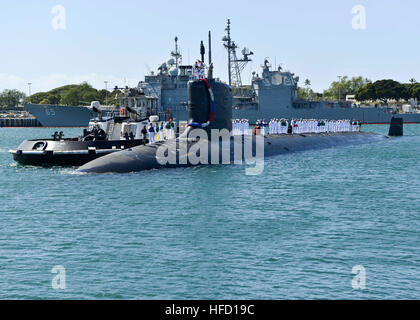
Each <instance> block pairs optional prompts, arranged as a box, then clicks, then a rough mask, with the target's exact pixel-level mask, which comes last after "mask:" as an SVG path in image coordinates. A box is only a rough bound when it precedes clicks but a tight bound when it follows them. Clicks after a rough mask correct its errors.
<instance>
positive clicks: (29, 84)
mask: <svg viewBox="0 0 420 320" xmlns="http://www.w3.org/2000/svg"><path fill="white" fill-rule="evenodd" d="M31 85H32V83H31V82H28V88H29V96H28V98H30V97H31ZM29 102H31V101H29Z"/></svg>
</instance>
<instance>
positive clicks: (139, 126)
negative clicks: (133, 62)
mask: <svg viewBox="0 0 420 320" xmlns="http://www.w3.org/2000/svg"><path fill="white" fill-rule="evenodd" d="M120 105H121V107H120V109H119V111H118V109H116V110H117V111H116V113H114V114H113V115H112V116H111V117H103V116H102V111H101V107H100V104H99V102H97V101H93V102H92V103H91V108H92V109H93V110H94V111H95V112H96V113H97V114H98V117H97V118H95V119H91V121H90V122H89V127H88V129H84V130H83V134H82V135H81V136H79V137H75V138H64V134H63V132H55V133H54V135H53V136H52V137H51V138H47V139H36V140H25V141H24V142H22V144H21V145H20V146H19V147H18V148H17V149H16V150H10V151H9V152H10V153H11V154H12V155H13V159H14V160H15V161H16V162H18V163H19V164H22V165H32V166H82V165H84V164H85V163H88V162H90V161H92V160H94V159H97V158H99V157H102V156H104V155H107V154H111V153H114V152H118V151H121V150H125V149H130V148H133V147H136V146H139V145H142V144H147V143H149V137H148V135H149V133H148V134H146V135H145V132H146V131H147V132H148V131H149V128H150V127H151V126H153V127H155V128H156V127H160V128H161V127H162V126H166V125H167V124H168V123H169V124H171V125H172V128H173V127H174V125H173V122H172V120H171V119H170V115H169V114H166V113H164V112H161V111H160V110H159V103H158V97H157V96H155V95H153V94H151V92H150V91H148V90H147V88H141V87H139V88H134V89H128V88H126V92H125V95H124V97H122V98H120ZM164 122H166V124H164ZM171 137H173V138H174V137H175V134H171ZM166 138H168V137H166Z"/></svg>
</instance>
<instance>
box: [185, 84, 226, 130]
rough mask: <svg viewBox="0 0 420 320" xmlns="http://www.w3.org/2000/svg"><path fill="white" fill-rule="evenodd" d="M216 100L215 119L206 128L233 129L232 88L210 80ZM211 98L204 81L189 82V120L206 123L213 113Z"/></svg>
mask: <svg viewBox="0 0 420 320" xmlns="http://www.w3.org/2000/svg"><path fill="white" fill-rule="evenodd" d="M208 83H209V84H210V87H211V90H212V91H213V95H214V101H215V112H214V119H213V121H212V122H211V124H210V126H208V127H206V128H205V130H206V131H207V132H209V130H211V129H219V130H221V129H228V130H229V131H232V89H231V88H230V87H229V86H228V85H227V84H225V83H222V82H219V81H215V80H214V79H210V80H208ZM211 111H212V110H211V100H210V95H209V92H208V90H207V88H206V86H205V84H204V82H203V81H199V80H196V81H191V82H190V83H189V84H188V119H189V122H197V123H205V122H207V120H209V118H210V115H211Z"/></svg>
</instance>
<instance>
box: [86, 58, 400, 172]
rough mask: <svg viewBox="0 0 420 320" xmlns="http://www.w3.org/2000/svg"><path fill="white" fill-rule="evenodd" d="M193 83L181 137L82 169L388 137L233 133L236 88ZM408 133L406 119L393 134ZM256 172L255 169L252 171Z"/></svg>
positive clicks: (243, 157) (228, 159) (232, 159)
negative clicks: (233, 107)
mask: <svg viewBox="0 0 420 320" xmlns="http://www.w3.org/2000/svg"><path fill="white" fill-rule="evenodd" d="M212 73H213V72H212V65H211V64H210V69H209V75H208V78H207V79H199V80H191V81H190V82H189V83H188V113H189V122H188V125H187V129H186V130H185V132H184V133H183V134H182V135H181V136H179V137H178V138H177V139H173V140H168V141H165V142H158V143H156V144H151V145H144V146H138V147H134V148H129V149H126V150H124V151H120V152H117V153H114V154H110V155H106V156H104V157H101V158H99V159H96V160H94V161H91V162H89V163H87V164H85V165H83V166H82V167H80V168H79V169H78V172H81V173H129V172H138V171H144V170H151V169H160V168H177V167H190V166H196V165H206V164H243V163H246V164H248V165H252V164H255V168H256V167H257V166H258V163H259V161H263V159H264V157H268V156H275V155H279V154H286V153H291V152H299V151H306V150H314V149H325V148H332V147H342V146H350V145H359V144H367V143H374V142H378V141H383V140H384V139H387V138H388V137H386V136H382V135H378V134H375V133H369V132H339V133H314V134H285V135H264V136H263V135H258V134H257V135H255V134H254V135H243V136H232V135H231V131H232V89H231V87H230V86H229V85H227V84H225V83H223V82H221V81H219V80H216V79H214V78H213V77H212ZM391 132H392V135H396V136H397V135H402V124H401V119H393V120H392V122H391V129H390V133H391ZM251 174H252V173H251Z"/></svg>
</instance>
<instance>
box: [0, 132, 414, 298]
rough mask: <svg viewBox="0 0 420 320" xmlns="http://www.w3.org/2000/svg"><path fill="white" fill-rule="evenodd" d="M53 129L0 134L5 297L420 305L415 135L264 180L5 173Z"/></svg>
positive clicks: (214, 173) (200, 171) (233, 169)
mask: <svg viewBox="0 0 420 320" xmlns="http://www.w3.org/2000/svg"><path fill="white" fill-rule="evenodd" d="M61 130H63V129H59V130H58V131H61ZM363 130H365V131H374V132H377V133H381V134H386V133H387V130H388V127H387V126H381V125H379V126H365V127H364V128H363ZM54 131H57V129H47V128H0V179H1V185H0V202H1V207H0V208H1V209H0V230H1V233H0V298H1V299H420V278H419V270H420V250H419V247H420V234H419V230H420V199H419V190H420V179H419V175H420V161H419V156H420V125H406V126H405V136H404V137H402V138H392V139H387V140H385V141H383V142H379V143H376V144H369V145H361V146H352V147H346V148H337V149H328V150H320V151H310V152H302V153H295V154H289V155H282V156H277V157H273V158H267V159H266V160H265V167H264V171H263V173H262V174H261V175H259V176H247V175H245V167H244V166H222V165H221V166H206V167H195V168H186V169H185V168H184V169H173V170H169V169H165V170H154V171H148V172H140V173H132V174H106V175H82V174H77V173H76V172H75V170H74V169H73V168H35V167H22V166H20V165H17V164H15V163H14V162H13V159H12V156H11V155H10V154H9V153H8V150H9V149H11V148H16V147H17V146H18V145H19V144H20V143H21V142H22V141H23V140H25V139H29V138H43V137H48V136H51V135H52V134H53V133H54ZM63 131H64V133H65V134H66V136H76V135H79V134H80V133H81V129H64V130H63ZM54 266H63V267H64V268H65V274H66V281H65V289H64V290H58V289H54V288H53V287H52V280H53V278H54V277H55V274H54V273H52V272H51V271H52V269H53V267H54ZM355 266H362V267H363V268H364V270H365V271H366V286H365V289H357V288H356V289H355V288H354V287H353V286H352V283H353V282H352V280H354V277H355V276H356V275H355V274H353V273H352V269H353V267H355Z"/></svg>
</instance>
